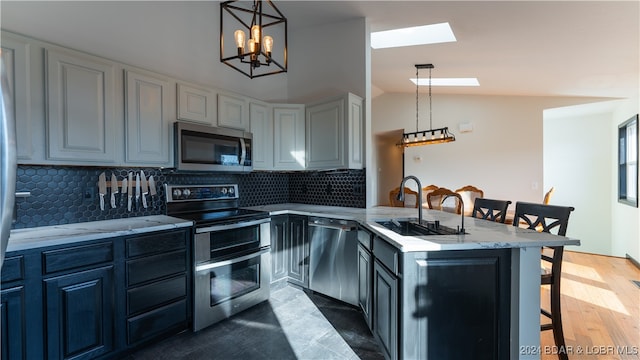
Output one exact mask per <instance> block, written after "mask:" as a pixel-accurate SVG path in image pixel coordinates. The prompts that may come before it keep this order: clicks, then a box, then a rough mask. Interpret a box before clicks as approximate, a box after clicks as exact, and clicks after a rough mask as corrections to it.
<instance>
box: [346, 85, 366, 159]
mask: <svg viewBox="0 0 640 360" xmlns="http://www.w3.org/2000/svg"><path fill="white" fill-rule="evenodd" d="M363 108H364V103H363V100H362V98H361V97H359V96H357V95H354V94H351V93H349V94H347V109H346V110H347V114H346V115H347V143H346V151H347V154H346V156H347V167H348V168H349V169H362V168H363V167H364V111H363Z"/></svg>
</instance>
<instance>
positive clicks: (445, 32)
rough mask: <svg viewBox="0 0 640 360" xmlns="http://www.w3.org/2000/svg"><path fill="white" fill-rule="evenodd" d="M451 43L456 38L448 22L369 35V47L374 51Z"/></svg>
mask: <svg viewBox="0 0 640 360" xmlns="http://www.w3.org/2000/svg"><path fill="white" fill-rule="evenodd" d="M453 41H456V37H455V35H453V31H452V30H451V27H450V26H449V23H448V22H446V23H441V24H432V25H423V26H414V27H408V28H402V29H394V30H386V31H377V32H372V33H371V47H372V48H374V49H384V48H393V47H402V46H414V45H425V44H437V43H443V42H453Z"/></svg>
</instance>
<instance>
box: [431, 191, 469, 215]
mask: <svg viewBox="0 0 640 360" xmlns="http://www.w3.org/2000/svg"><path fill="white" fill-rule="evenodd" d="M427 205H428V206H429V209H434V210H442V211H447V212H450V213H455V214H460V213H461V211H462V203H461V202H460V200H459V199H458V198H457V197H456V193H455V192H453V191H451V190H449V189H447V188H443V187H441V188H437V189H435V190H433V191H432V192H430V193H428V194H427Z"/></svg>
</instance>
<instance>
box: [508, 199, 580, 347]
mask: <svg viewBox="0 0 640 360" xmlns="http://www.w3.org/2000/svg"><path fill="white" fill-rule="evenodd" d="M573 210H574V208H573V207H571V206H557V205H545V204H535V203H525V202H516V213H515V217H514V221H513V226H520V227H522V226H523V224H524V226H525V227H526V228H528V229H533V230H536V231H539V232H547V233H555V234H556V235H560V236H565V234H566V233H567V226H568V225H569V215H571V212H572V211H573ZM563 252H564V246H545V247H543V248H542V253H541V257H542V261H541V262H542V263H543V267H542V272H541V277H540V284H541V285H543V286H547V285H548V286H550V290H549V293H550V304H551V306H550V309H549V310H547V309H544V308H542V307H541V308H540V313H541V314H542V315H544V316H545V317H546V318H548V319H549V320H551V322H550V323H544V324H541V325H540V331H546V330H552V331H553V339H554V341H555V344H556V347H557V349H558V350H559V351H558V357H559V358H560V359H568V356H567V353H566V344H565V341H564V333H563V330H562V312H561V309H560V279H561V272H562V253H563ZM562 350H564V351H562Z"/></svg>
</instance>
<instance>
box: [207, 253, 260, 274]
mask: <svg viewBox="0 0 640 360" xmlns="http://www.w3.org/2000/svg"><path fill="white" fill-rule="evenodd" d="M269 251H271V248H266V249H262V250H260V251H258V252H256V253H251V254H248V255H245V256H241V257H239V258H235V259H230V260H225V261H215V260H213V261H209V262H206V263H204V264H200V265H197V266H196V272H203V271H207V270H211V269H214V268H217V267H221V266H229V265H232V264H235V263H239V262H241V261H245V260H249V259H253V258H256V257H258V256H261V255H262V254H266V253H268V252H269Z"/></svg>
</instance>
